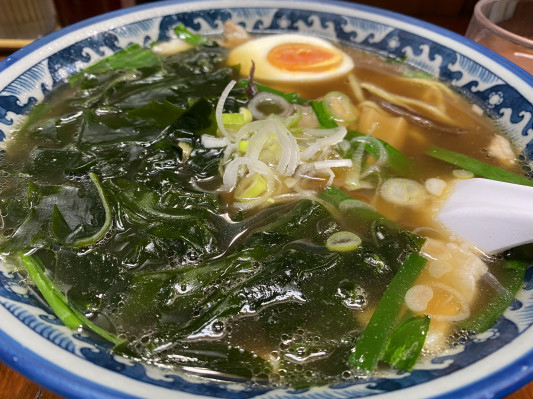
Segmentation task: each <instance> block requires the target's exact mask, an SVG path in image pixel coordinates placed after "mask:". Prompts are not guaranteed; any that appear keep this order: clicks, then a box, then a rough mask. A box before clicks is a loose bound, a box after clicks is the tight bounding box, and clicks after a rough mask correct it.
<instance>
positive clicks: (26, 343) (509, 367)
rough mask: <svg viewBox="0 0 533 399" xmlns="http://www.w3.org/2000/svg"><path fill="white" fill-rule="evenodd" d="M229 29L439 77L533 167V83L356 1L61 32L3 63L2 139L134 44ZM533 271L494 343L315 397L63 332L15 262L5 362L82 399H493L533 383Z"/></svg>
mask: <svg viewBox="0 0 533 399" xmlns="http://www.w3.org/2000/svg"><path fill="white" fill-rule="evenodd" d="M228 20H231V21H233V22H235V23H237V24H239V25H242V26H243V27H245V28H246V29H247V30H248V31H250V32H270V33H274V32H285V31H291V32H293V31H298V32H302V33H306V34H312V35H318V36H322V37H325V38H328V39H331V40H333V41H338V42H340V43H342V44H345V45H348V46H354V47H358V48H363V49H368V50H370V51H374V52H378V53H381V54H388V55H390V56H397V57H404V56H405V57H406V58H407V62H408V63H410V64H412V65H415V66H417V67H419V68H422V69H423V70H425V71H427V72H429V73H431V74H433V75H435V76H438V77H439V78H441V79H443V80H444V81H447V82H449V83H450V84H451V85H452V86H454V87H456V88H457V89H459V90H461V91H463V92H464V93H465V94H466V95H468V96H470V97H471V98H472V99H473V101H475V102H477V103H478V104H480V105H481V106H482V107H484V108H485V110H486V111H491V113H492V114H493V115H495V116H496V117H497V118H498V119H499V122H500V123H501V124H502V125H503V126H504V127H505V128H506V131H507V134H508V136H509V138H510V139H511V140H512V141H513V142H514V143H515V144H516V146H517V147H518V148H519V149H521V150H522V151H523V156H524V157H526V158H527V159H533V140H532V138H533V76H531V75H529V74H528V73H526V72H525V71H523V70H521V69H519V68H518V67H516V66H515V65H513V64H511V63H510V62H508V61H507V60H505V59H503V58H501V57H499V56H497V55H496V54H494V53H492V52H490V51H488V50H486V49H485V48H483V47H481V46H479V45H477V44H475V43H473V42H471V41H469V40H467V39H465V38H463V37H461V36H458V35H456V34H454V33H451V32H449V31H446V30H444V29H440V28H438V27H435V26H432V25H430V24H427V23H424V22H421V21H418V20H415V19H412V18H409V17H406V16H402V15H398V14H395V13H391V12H388V11H383V10H378V9H374V8H370V7H365V6H360V5H356V4H353V3H341V2H336V1H316V0H279V1H278V0H248V1H246V2H243V1H239V0H218V1H215V0H200V1H198V0H194V1H193V0H181V1H179V0H178V1H165V2H161V3H151V4H149V5H146V6H138V7H134V8H130V9H125V10H121V11H118V12H114V13H110V14H106V15H103V16H100V17H96V18H93V19H90V20H88V21H85V22H82V23H79V24H76V25H73V26H71V27H68V28H65V29H63V30H61V31H58V32H55V33H53V34H51V35H49V36H47V37H45V38H43V39H40V40H38V41H37V42H35V43H32V44H31V45H29V46H27V47H25V48H23V49H22V50H20V51H18V52H16V53H15V54H13V55H12V56H10V57H9V58H7V59H6V60H4V61H3V62H2V63H0V136H1V139H2V140H3V139H5V137H7V136H9V134H10V131H11V129H12V128H13V126H15V125H17V123H19V122H20V121H21V120H22V119H23V118H24V114H25V113H26V112H27V111H28V110H30V109H31V108H32V107H33V106H34V105H35V104H37V103H39V102H41V101H43V99H44V98H45V96H46V95H47V93H48V92H50V91H51V90H53V89H54V87H56V86H57V85H58V84H59V83H60V82H61V81H62V80H63V79H65V78H66V77H68V76H70V75H72V74H74V73H75V72H76V71H78V70H79V69H81V68H83V67H84V66H87V65H88V64H90V63H93V62H95V61H97V60H99V59H101V58H102V57H105V56H107V55H110V54H112V53H114V52H116V51H118V50H120V49H122V48H124V47H126V46H127V45H129V44H131V43H139V44H142V45H146V44H148V43H150V42H153V41H161V40H167V39H169V37H170V35H171V32H172V28H173V27H174V26H175V25H177V24H178V23H183V24H185V25H186V26H187V27H188V28H189V29H191V30H192V31H195V32H200V33H202V34H210V33H219V32H221V31H222V29H223V24H224V22H225V21H228ZM532 275H533V269H530V270H529V271H528V273H527V278H526V282H525V284H524V287H523V288H522V290H521V291H520V292H519V294H518V296H517V298H516V300H515V301H514V303H513V305H512V306H511V308H509V309H508V310H507V311H506V312H505V314H504V317H503V318H501V319H500V320H499V321H498V322H497V323H496V325H495V326H494V327H493V328H491V329H490V330H489V331H488V332H487V333H485V334H483V335H481V336H479V337H477V338H476V339H475V340H474V341H472V342H468V343H467V344H466V345H462V346H458V347H456V348H454V350H453V351H451V352H449V353H447V354H446V355H444V356H441V357H438V358H436V359H433V360H432V361H431V362H428V363H425V364H421V365H420V366H418V367H417V368H416V369H415V370H414V371H412V372H411V373H396V374H390V375H388V376H386V377H382V378H377V379H374V380H369V381H366V382H365V383H358V384H354V383H353V382H350V383H345V384H339V385H336V386H330V387H320V388H313V389H309V390H301V391H296V390H281V389H270V388H265V387H249V386H243V385H238V384H236V383H233V384H232V383H222V382H213V381H208V380H202V379H200V378H198V377H191V376H187V375H186V374H184V373H180V372H168V371H165V370H160V369H155V368H151V367H148V366H146V365H143V364H140V363H135V362H132V361H129V360H126V359H123V358H121V357H118V356H115V355H113V354H111V353H110V350H109V349H110V348H109V347H108V346H107V345H106V344H105V343H103V342H96V341H94V340H92V339H90V338H88V337H87V336H85V335H84V334H80V333H75V332H72V331H70V330H69V329H68V328H66V327H64V326H62V325H61V323H60V322H58V320H57V319H56V317H55V316H53V315H52V314H50V312H49V311H48V309H47V307H46V306H44V305H43V303H42V302H40V301H39V300H38V299H37V298H36V297H35V296H34V295H33V294H31V293H30V292H29V291H28V289H27V287H26V285H25V282H24V281H23V280H22V279H21V278H20V277H19V276H18V275H17V274H16V273H14V272H13V271H12V269H11V268H10V265H9V264H5V263H1V264H0V320H1V321H0V359H1V360H2V361H3V362H5V363H7V364H8V365H9V366H11V367H13V368H14V369H16V370H18V371H20V372H21V373H23V374H25V375H26V376H28V377H29V378H31V379H33V380H35V381H36V382H38V383H40V384H42V385H44V386H45V387H47V388H50V389H52V390H54V391H56V392H58V393H59V394H61V395H64V396H66V397H73V398H98V399H106V398H187V397H191V398H192V397H198V396H216V397H224V398H233V399H241V398H251V397H258V396H261V397H262V398H268V399H273V398H276V399H283V398H288V397H291V398H300V399H311V398H312V399H315V398H326V397H327V398H355V397H361V396H367V395H368V396H370V395H383V396H385V397H387V398H389V397H390V398H397V397H401V398H415V397H446V398H458V397H468V398H472V397H492V396H503V395H505V394H506V393H509V392H511V391H512V390H514V389H516V388H518V387H519V386H520V385H522V384H525V383H526V382H527V381H529V380H530V379H531V378H532V377H533V328H531V325H532V324H533V281H532Z"/></svg>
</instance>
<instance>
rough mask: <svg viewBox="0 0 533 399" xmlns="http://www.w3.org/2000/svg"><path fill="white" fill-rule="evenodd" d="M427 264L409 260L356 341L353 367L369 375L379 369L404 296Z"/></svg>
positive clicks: (416, 257)
mask: <svg viewBox="0 0 533 399" xmlns="http://www.w3.org/2000/svg"><path fill="white" fill-rule="evenodd" d="M426 262H427V259H426V258H424V257H423V256H421V255H418V254H416V253H411V254H410V255H409V256H408V257H407V259H406V260H405V262H404V263H403V265H402V267H401V268H400V270H398V273H396V275H395V276H394V278H393V279H392V281H391V282H390V284H389V286H388V287H387V289H386V290H385V293H384V294H383V297H382V298H381V300H380V301H379V303H378V306H377V307H376V310H375V311H374V313H373V314H372V317H371V318H370V321H369V322H368V325H367V327H366V328H365V330H364V331H363V335H362V336H361V338H360V339H359V341H357V344H356V346H355V351H354V352H353V353H352V354H351V355H350V357H349V359H348V362H349V363H350V365H352V366H353V367H356V368H359V369H362V370H366V371H373V370H374V369H375V368H376V366H377V364H378V360H379V359H380V357H381V354H382V353H383V351H384V350H385V348H386V347H387V343H388V342H389V339H390V337H391V334H392V331H393V330H394V325H395V323H396V320H397V319H398V314H399V313H400V309H401V307H402V305H403V302H404V297H405V293H406V292H407V290H408V289H409V288H410V287H411V286H412V285H413V283H414V282H415V280H416V279H417V277H418V275H419V274H420V272H421V271H422V269H423V268H424V266H425V265H426Z"/></svg>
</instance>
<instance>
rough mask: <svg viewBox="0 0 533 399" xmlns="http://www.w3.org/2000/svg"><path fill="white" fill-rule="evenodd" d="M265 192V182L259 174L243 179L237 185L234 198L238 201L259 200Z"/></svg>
mask: <svg viewBox="0 0 533 399" xmlns="http://www.w3.org/2000/svg"><path fill="white" fill-rule="evenodd" d="M266 190H267V182H266V180H265V178H264V177H263V176H261V175H260V174H259V173H253V174H251V175H248V176H245V177H243V178H242V179H241V180H239V183H237V187H236V188H235V194H234V197H235V199H236V200H238V201H249V200H253V199H256V198H259V197H260V196H261V194H263V193H264V192H265V191H266Z"/></svg>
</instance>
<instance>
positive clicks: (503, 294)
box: [459, 250, 531, 333]
mask: <svg viewBox="0 0 533 399" xmlns="http://www.w3.org/2000/svg"><path fill="white" fill-rule="evenodd" d="M513 251H515V252H516V250H513ZM530 259H531V258H528V260H522V259H514V260H508V261H506V262H505V265H504V268H503V270H502V271H501V273H500V276H499V278H498V282H499V285H498V286H496V287H498V288H497V289H496V292H494V294H493V295H491V296H490V297H489V300H488V301H487V303H486V304H484V306H483V308H482V309H480V310H479V311H477V312H475V313H474V314H473V315H472V316H471V317H469V318H468V319H467V320H465V321H464V322H462V323H460V325H459V327H460V328H462V329H465V330H469V331H473V332H476V333H482V332H485V331H487V330H488V329H489V328H490V327H491V326H492V325H493V324H494V323H495V322H496V320H498V319H499V318H500V317H501V315H502V314H503V312H505V310H506V309H507V308H508V307H509V306H510V305H511V303H512V302H513V300H514V298H515V296H516V293H517V292H518V290H519V289H520V287H521V286H522V283H523V282H524V275H525V272H526V269H527V268H528V266H529V264H530ZM487 289H489V290H490V289H492V290H494V286H490V287H487Z"/></svg>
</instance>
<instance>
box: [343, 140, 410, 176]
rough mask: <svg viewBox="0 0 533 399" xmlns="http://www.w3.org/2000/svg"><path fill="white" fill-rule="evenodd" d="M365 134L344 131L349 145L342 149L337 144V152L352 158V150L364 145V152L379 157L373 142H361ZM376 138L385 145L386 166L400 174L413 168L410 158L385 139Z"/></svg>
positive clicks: (406, 172)
mask: <svg viewBox="0 0 533 399" xmlns="http://www.w3.org/2000/svg"><path fill="white" fill-rule="evenodd" d="M365 136H366V134H364V133H360V132H356V131H355V130H348V133H346V136H345V137H344V140H346V141H347V142H348V143H349V144H350V146H349V147H348V148H344V149H343V148H341V146H339V153H340V154H341V155H342V156H343V157H344V158H352V156H353V154H354V152H355V151H356V150H357V149H358V148H359V146H360V145H364V150H365V151H366V152H368V153H369V154H371V155H372V156H374V157H376V158H379V155H380V154H379V148H378V147H377V146H376V145H375V144H373V143H371V142H365V143H364V144H363V143H362V142H361V137H365ZM377 140H379V142H380V143H381V144H382V145H383V147H385V151H386V152H387V167H389V168H390V169H392V170H393V171H394V172H396V173H397V174H398V175H400V176H408V175H410V174H411V172H412V171H413V169H414V164H413V161H412V160H411V158H409V157H408V156H407V155H405V154H404V153H402V152H401V151H399V150H397V149H396V148H394V147H393V146H391V145H390V144H389V143H387V142H386V141H383V140H381V139H377Z"/></svg>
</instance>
